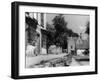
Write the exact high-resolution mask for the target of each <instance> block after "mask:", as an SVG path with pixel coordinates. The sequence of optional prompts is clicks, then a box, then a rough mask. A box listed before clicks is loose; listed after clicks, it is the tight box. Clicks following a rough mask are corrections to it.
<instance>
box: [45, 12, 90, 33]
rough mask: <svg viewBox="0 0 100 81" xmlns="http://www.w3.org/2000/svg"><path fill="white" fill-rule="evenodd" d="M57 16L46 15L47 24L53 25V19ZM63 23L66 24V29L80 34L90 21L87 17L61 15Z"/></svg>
mask: <svg viewBox="0 0 100 81" xmlns="http://www.w3.org/2000/svg"><path fill="white" fill-rule="evenodd" d="M56 15H58V14H47V15H46V18H47V22H48V23H49V24H53V22H52V20H53V18H54V17H55V16H56ZM63 16H64V18H65V21H66V22H67V23H68V24H67V27H68V28H69V29H72V30H73V31H74V32H75V33H78V34H79V33H81V32H82V31H83V29H86V23H87V22H88V21H90V17H89V15H84V14H83V15H78V14H77V15H75V14H65V15H63Z"/></svg>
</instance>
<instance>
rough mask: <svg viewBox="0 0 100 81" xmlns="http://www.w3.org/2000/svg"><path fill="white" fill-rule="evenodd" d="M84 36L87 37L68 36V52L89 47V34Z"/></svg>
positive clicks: (75, 51)
mask: <svg viewBox="0 0 100 81" xmlns="http://www.w3.org/2000/svg"><path fill="white" fill-rule="evenodd" d="M83 38H86V37H68V53H70V52H73V53H77V51H78V50H85V49H89V36H88V37H87V38H86V39H83Z"/></svg>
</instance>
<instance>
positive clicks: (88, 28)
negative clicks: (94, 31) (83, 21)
mask: <svg viewBox="0 0 100 81" xmlns="http://www.w3.org/2000/svg"><path fill="white" fill-rule="evenodd" d="M86 26H87V28H86V31H85V33H87V34H89V33H90V23H89V22H87V25H86Z"/></svg>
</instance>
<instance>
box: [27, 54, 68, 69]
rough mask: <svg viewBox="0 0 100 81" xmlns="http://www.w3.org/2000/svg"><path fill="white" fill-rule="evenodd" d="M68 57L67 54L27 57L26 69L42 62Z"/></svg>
mask: <svg viewBox="0 0 100 81" xmlns="http://www.w3.org/2000/svg"><path fill="white" fill-rule="evenodd" d="M65 55H67V54H66V53H63V54H57V55H56V54H54V55H53V54H49V55H38V56H34V57H27V56H26V68H29V67H30V66H31V65H34V64H37V63H39V62H41V61H42V60H50V59H54V58H59V57H63V56H65Z"/></svg>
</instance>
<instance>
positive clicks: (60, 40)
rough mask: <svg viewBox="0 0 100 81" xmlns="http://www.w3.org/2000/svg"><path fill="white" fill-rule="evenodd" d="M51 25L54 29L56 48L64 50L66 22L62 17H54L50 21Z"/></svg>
mask: <svg viewBox="0 0 100 81" xmlns="http://www.w3.org/2000/svg"><path fill="white" fill-rule="evenodd" d="M52 21H53V25H54V27H55V29H56V32H55V36H54V39H55V41H54V43H55V45H57V46H61V47H63V48H64V49H65V48H67V36H68V34H67V32H66V31H67V30H68V29H67V27H66V26H67V22H66V21H65V19H64V17H63V15H61V14H60V15H58V16H55V18H54V19H53V20H52Z"/></svg>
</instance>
